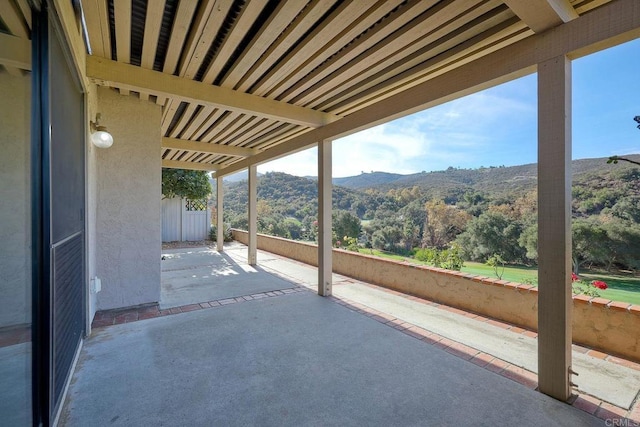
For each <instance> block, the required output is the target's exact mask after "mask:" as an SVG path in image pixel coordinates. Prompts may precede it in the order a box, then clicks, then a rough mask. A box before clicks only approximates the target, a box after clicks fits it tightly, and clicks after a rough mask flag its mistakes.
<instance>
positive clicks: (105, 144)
mask: <svg viewBox="0 0 640 427" xmlns="http://www.w3.org/2000/svg"><path fill="white" fill-rule="evenodd" d="M102 127H103V126H98V127H97V130H96V131H95V132H94V133H92V134H91V142H92V143H93V145H95V146H96V147H98V148H109V147H111V146H112V145H113V137H112V136H111V134H110V133H109V132H107V131H106V130H104V128H103V129H100V128H102Z"/></svg>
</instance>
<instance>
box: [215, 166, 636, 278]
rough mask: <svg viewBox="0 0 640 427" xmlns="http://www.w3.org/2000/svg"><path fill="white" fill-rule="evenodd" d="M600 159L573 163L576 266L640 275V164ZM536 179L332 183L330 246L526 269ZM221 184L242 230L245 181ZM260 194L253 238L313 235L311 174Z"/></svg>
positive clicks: (511, 174)
mask: <svg viewBox="0 0 640 427" xmlns="http://www.w3.org/2000/svg"><path fill="white" fill-rule="evenodd" d="M627 157H631V158H632V159H633V160H636V159H637V160H640V155H634V156H627ZM606 161H607V159H606V158H601V159H585V160H576V161H574V162H573V163H572V168H573V172H574V174H573V188H572V195H573V200H572V217H573V225H572V229H574V230H573V233H574V243H575V245H576V246H575V247H576V252H575V253H574V254H573V256H574V261H575V262H576V263H577V265H597V266H602V267H604V268H607V269H609V268H611V266H613V265H617V266H618V267H619V268H624V269H638V268H640V260H638V257H637V253H638V251H640V168H639V167H637V166H635V165H632V164H630V163H627V162H620V163H619V164H617V165H613V164H611V165H609V164H607V162H606ZM536 174H537V168H536V165H535V164H529V165H520V166H512V167H502V166H501V167H489V168H479V169H455V168H448V169H447V170H444V171H437V172H429V173H418V174H411V175H398V174H388V173H384V172H372V173H369V174H362V175H359V176H357V177H350V178H339V179H336V180H334V181H335V183H336V184H335V185H334V187H333V197H332V198H333V215H334V223H333V225H334V232H335V236H334V240H335V241H336V244H337V245H339V244H340V243H339V241H340V240H345V241H346V238H345V239H342V237H344V236H348V237H349V238H354V239H357V242H358V244H360V245H361V246H366V247H369V248H375V249H383V250H386V251H391V252H396V253H401V254H405V255H406V254H411V253H413V252H412V251H416V250H417V249H416V248H428V250H434V248H435V249H437V250H445V249H446V248H449V247H453V246H450V245H453V244H454V243H455V245H458V246H457V247H459V248H460V250H461V251H462V253H463V254H464V256H465V257H466V259H470V260H474V261H481V262H484V261H486V259H487V258H488V257H489V256H491V255H492V254H499V255H500V256H501V257H502V259H503V260H505V261H506V262H510V263H520V264H527V265H531V264H533V263H535V262H536V259H537V215H536V212H537V209H536V204H537V203H536V200H537V195H536V185H537V180H536ZM340 183H342V184H343V185H351V186H353V187H357V188H347V187H343V186H341V185H339V184H340ZM224 185H225V189H224V193H225V199H224V214H225V222H226V223H228V224H229V225H230V226H231V227H235V228H244V229H246V228H247V189H248V188H247V187H248V185H247V181H246V180H245V181H239V182H227V181H225V184H224ZM363 187H369V188H366V189H363ZM257 190H258V204H257V211H258V212H257V214H258V231H259V232H261V233H267V234H271V235H276V236H281V237H286V238H292V239H302V240H309V241H313V240H314V239H315V238H316V232H317V230H316V228H317V222H316V221H317V215H318V201H317V197H318V185H317V179H316V178H314V177H306V178H305V177H296V176H292V175H288V174H285V173H281V172H270V173H267V174H265V175H263V176H261V177H259V178H258V185H257ZM352 243H353V242H352ZM350 244H351V243H350ZM427 254H428V252H425V253H424V256H427Z"/></svg>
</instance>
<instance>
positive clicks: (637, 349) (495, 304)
mask: <svg viewBox="0 0 640 427" xmlns="http://www.w3.org/2000/svg"><path fill="white" fill-rule="evenodd" d="M233 237H234V239H235V240H237V241H239V242H241V243H244V244H247V232H246V231H241V230H233ZM258 248H259V249H261V250H265V251H268V252H272V253H275V254H278V255H282V256H285V257H287V258H291V259H295V260H297V261H300V262H304V263H306V264H310V265H314V266H317V265H318V249H317V246H316V245H313V244H309V243H303V242H296V241H292V240H287V239H282V238H279V237H273V236H267V235H263V234H259V235H258ZM333 271H334V272H335V273H338V274H343V275H345V276H349V277H353V278H354V279H358V280H362V281H364V282H367V283H371V284H374V285H378V286H381V287H385V288H388V289H393V290H396V291H399V292H402V293H406V294H409V295H414V296H417V297H420V298H425V299H428V300H431V301H435V302H439V303H442V304H446V305H448V306H451V307H456V308H460V309H463V310H468V311H472V312H474V313H477V314H480V315H482V316H487V317H492V318H494V319H497V320H501V321H504V322H507V323H511V324H514V325H519V326H522V327H525V328H527V329H531V330H537V326H538V289H537V288H535V287H532V286H529V285H523V284H520V283H512V282H508V281H505V280H497V279H491V278H488V277H478V276H473V275H471V274H466V273H462V272H456V271H450V270H444V269H440V268H434V267H426V266H420V265H415V264H407V263H403V262H398V261H393V260H388V259H383V258H378V257H374V256H370V255H365V254H361V253H356V252H350V251H345V250H342V249H334V250H333ZM573 307H574V309H573V341H574V342H576V343H579V344H583V345H586V346H588V347H592V348H595V349H600V350H603V351H606V352H607V353H612V354H618V355H620V356H623V357H625V358H629V359H631V360H635V361H640V306H632V305H631V304H627V303H619V302H612V301H609V300H606V299H603V298H590V297H586V296H584V295H579V296H575V297H574V299H573Z"/></svg>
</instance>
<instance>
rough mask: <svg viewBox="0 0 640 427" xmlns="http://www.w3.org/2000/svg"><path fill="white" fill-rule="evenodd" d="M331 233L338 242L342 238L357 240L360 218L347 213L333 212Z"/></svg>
mask: <svg viewBox="0 0 640 427" xmlns="http://www.w3.org/2000/svg"><path fill="white" fill-rule="evenodd" d="M332 221H333V231H334V233H335V234H336V237H337V238H338V240H342V239H343V238H344V236H347V237H354V238H356V239H357V238H358V236H360V218H358V217H357V216H355V215H353V214H352V213H351V212H349V211H342V210H340V211H335V212H333V215H332Z"/></svg>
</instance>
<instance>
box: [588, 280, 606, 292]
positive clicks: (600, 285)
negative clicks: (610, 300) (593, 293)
mask: <svg viewBox="0 0 640 427" xmlns="http://www.w3.org/2000/svg"><path fill="white" fill-rule="evenodd" d="M591 284H592V285H593V286H595V287H596V288H598V289H602V290H605V289H607V288H608V287H609V286H607V283H606V282H603V281H602V280H594V281H593V282H591Z"/></svg>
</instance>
